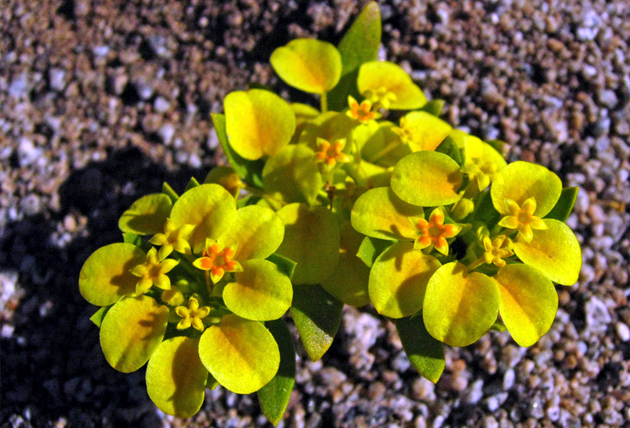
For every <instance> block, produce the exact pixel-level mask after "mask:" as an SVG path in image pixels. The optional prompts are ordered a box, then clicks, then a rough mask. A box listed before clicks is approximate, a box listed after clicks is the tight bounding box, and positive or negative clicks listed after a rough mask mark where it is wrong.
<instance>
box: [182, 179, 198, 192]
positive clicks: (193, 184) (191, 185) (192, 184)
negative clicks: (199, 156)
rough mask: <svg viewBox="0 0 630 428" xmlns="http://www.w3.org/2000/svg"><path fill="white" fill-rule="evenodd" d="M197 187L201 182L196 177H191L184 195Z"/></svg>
mask: <svg viewBox="0 0 630 428" xmlns="http://www.w3.org/2000/svg"><path fill="white" fill-rule="evenodd" d="M195 187H199V182H198V181H197V179H196V178H195V177H190V181H189V182H188V184H187V185H186V189H184V193H186V192H187V191H189V190H190V189H194V188H195Z"/></svg>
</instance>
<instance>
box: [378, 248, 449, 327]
mask: <svg viewBox="0 0 630 428" xmlns="http://www.w3.org/2000/svg"><path fill="white" fill-rule="evenodd" d="M440 266H441V264H440V262H439V261H438V260H437V259H436V258H435V257H433V256H427V255H425V254H424V253H422V251H419V250H414V248H413V242H397V243H395V244H394V245H392V246H391V247H389V248H388V249H387V250H385V251H383V253H381V255H380V256H378V258H377V259H376V261H375V262H374V265H373V266H372V270H371V271H370V282H369V292H370V301H371V302H372V304H373V305H374V309H376V311H377V312H378V313H379V314H381V315H384V316H386V317H389V318H402V317H407V316H410V315H413V314H415V313H416V312H418V311H419V310H420V309H422V304H423V302H424V299H425V290H426V288H427V283H428V282H429V279H430V278H431V276H432V275H433V274H434V273H435V271H436V270H438V268H439V267H440Z"/></svg>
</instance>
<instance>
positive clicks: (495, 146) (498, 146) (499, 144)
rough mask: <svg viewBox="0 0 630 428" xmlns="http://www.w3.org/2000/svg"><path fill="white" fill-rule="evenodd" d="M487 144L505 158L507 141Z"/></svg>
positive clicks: (488, 142) (494, 141)
mask: <svg viewBox="0 0 630 428" xmlns="http://www.w3.org/2000/svg"><path fill="white" fill-rule="evenodd" d="M486 144H488V145H489V146H490V147H492V148H493V149H494V150H496V151H497V153H499V154H500V155H501V157H503V148H504V147H505V146H506V145H507V143H506V142H505V141H501V140H489V141H486Z"/></svg>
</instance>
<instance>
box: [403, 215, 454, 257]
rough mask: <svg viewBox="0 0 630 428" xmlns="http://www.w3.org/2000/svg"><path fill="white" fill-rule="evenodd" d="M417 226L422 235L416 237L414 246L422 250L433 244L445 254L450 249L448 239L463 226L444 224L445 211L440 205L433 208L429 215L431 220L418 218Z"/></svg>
mask: <svg viewBox="0 0 630 428" xmlns="http://www.w3.org/2000/svg"><path fill="white" fill-rule="evenodd" d="M416 227H417V228H418V231H419V232H420V235H418V238H416V242H415V243H414V248H416V249H419V250H422V249H424V248H428V247H430V246H431V245H433V247H435V249H436V250H438V251H439V252H440V253H442V254H444V255H445V256H447V255H448V249H449V248H448V241H447V240H446V239H448V238H453V237H454V236H456V235H457V234H458V233H459V232H460V231H461V230H462V227H461V226H458V225H456V224H444V211H443V210H442V208H440V207H438V208H436V209H434V210H433V212H432V213H431V215H430V216H429V221H426V220H425V219H420V220H418V222H417V223H416Z"/></svg>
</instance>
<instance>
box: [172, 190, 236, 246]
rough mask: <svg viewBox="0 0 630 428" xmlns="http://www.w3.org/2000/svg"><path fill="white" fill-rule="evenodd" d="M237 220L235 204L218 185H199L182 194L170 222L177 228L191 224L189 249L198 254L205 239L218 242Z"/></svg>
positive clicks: (227, 193) (174, 206)
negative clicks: (192, 228) (235, 218)
mask: <svg viewBox="0 0 630 428" xmlns="http://www.w3.org/2000/svg"><path fill="white" fill-rule="evenodd" d="M234 217H236V201H235V200H234V198H233V197H232V195H230V193H229V192H228V191H227V190H225V189H224V188H223V187H221V186H219V185H218V184H202V185H201V186H198V187H195V188H194V189H191V190H189V191H187V192H186V193H184V194H183V195H182V196H181V197H180V198H179V200H178V201H177V202H176V203H175V205H173V210H172V211H171V220H172V221H173V223H174V224H175V225H176V226H177V227H180V226H183V225H185V224H194V225H195V229H194V230H193V232H192V233H191V235H190V239H189V242H190V246H191V247H192V249H193V252H194V253H200V252H201V250H202V249H203V248H204V246H205V244H206V238H211V239H217V238H218V237H219V236H220V235H221V234H222V233H223V231H224V230H226V229H227V228H228V227H229V226H230V224H231V223H232V221H233V220H234Z"/></svg>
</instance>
